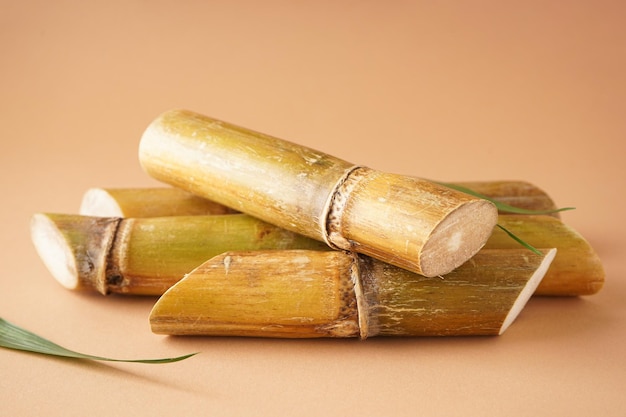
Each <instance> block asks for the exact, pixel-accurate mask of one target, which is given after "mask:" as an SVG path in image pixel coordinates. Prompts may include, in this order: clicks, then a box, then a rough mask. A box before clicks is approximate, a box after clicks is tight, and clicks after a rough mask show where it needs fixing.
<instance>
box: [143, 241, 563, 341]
mask: <svg viewBox="0 0 626 417" xmlns="http://www.w3.org/2000/svg"><path fill="white" fill-rule="evenodd" d="M555 251H556V250H555V249H552V250H547V251H545V252H544V254H543V255H541V256H539V255H535V254H529V253H528V251H524V250H523V249H504V250H483V251H481V252H480V253H479V254H478V255H476V256H475V257H474V258H472V259H471V260H470V261H469V262H467V263H465V264H464V265H462V266H461V267H460V268H458V269H457V270H455V271H453V272H451V273H450V274H448V275H446V276H445V277H444V278H443V279H440V278H427V277H424V276H421V275H418V274H415V273H412V272H409V271H407V270H404V269H401V268H398V267H395V266H392V265H389V264H386V263H383V262H380V261H377V260H375V259H372V258H369V257H366V256H363V255H355V254H349V253H344V252H338V251H327V252H319V251H307V250H287V251H256V252H228V253H225V254H222V255H219V256H217V257H215V258H213V259H211V260H209V261H207V262H206V263H204V264H202V265H201V266H199V267H198V268H197V269H195V270H194V271H192V272H190V273H189V274H188V275H187V276H186V277H185V278H184V279H182V280H181V281H179V282H178V283H177V284H176V285H174V286H173V287H171V288H170V289H169V290H168V291H167V292H166V293H165V294H164V295H163V296H162V297H161V298H160V299H159V300H158V301H157V303H156V304H155V306H154V307H153V309H152V312H151V313H150V325H151V328H152V331H153V332H155V333H159V334H171V335H204V336H255V337H280V338H316V337H360V338H362V339H365V338H367V337H373V336H469V335H472V336H477V335H499V334H502V333H503V332H504V331H505V330H506V329H507V328H508V327H509V325H510V324H511V323H512V322H513V321H514V320H515V318H516V317H517V316H518V314H519V313H520V312H521V310H522V308H523V307H524V305H525V304H526V302H527V301H528V298H529V297H530V296H531V294H532V293H533V291H534V290H535V288H536V286H537V285H538V284H539V282H540V281H541V279H542V277H543V275H544V273H545V272H546V270H547V269H548V266H549V264H550V262H551V260H552V258H553V257H554V253H555Z"/></svg>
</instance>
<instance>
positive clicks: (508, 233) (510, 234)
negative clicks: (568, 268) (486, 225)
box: [496, 224, 543, 255]
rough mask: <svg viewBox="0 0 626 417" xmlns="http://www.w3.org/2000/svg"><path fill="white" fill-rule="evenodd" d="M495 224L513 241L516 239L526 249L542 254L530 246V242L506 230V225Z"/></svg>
mask: <svg viewBox="0 0 626 417" xmlns="http://www.w3.org/2000/svg"><path fill="white" fill-rule="evenodd" d="M496 226H498V227H499V228H500V229H502V230H503V231H504V233H506V234H507V235H509V237H510V238H511V239H513V240H514V241H516V242H517V243H519V244H520V245H522V246H523V247H525V248H526V249H528V250H530V251H532V252H533V253H536V254H537V255H543V254H542V253H541V252H540V251H539V250H538V249H537V248H535V247H534V246H532V245H531V244H530V243H527V242H524V241H523V240H522V239H520V238H519V237H517V236H515V234H513V232H511V231H510V230H508V229H507V228H506V227H504V226H502V225H500V224H496Z"/></svg>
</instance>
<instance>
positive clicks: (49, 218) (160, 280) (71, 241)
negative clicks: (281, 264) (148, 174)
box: [32, 214, 604, 296]
mask: <svg viewBox="0 0 626 417" xmlns="http://www.w3.org/2000/svg"><path fill="white" fill-rule="evenodd" d="M499 222H500V223H501V224H503V225H505V227H507V228H510V229H511V230H515V231H516V233H519V234H520V235H521V236H522V237H523V238H524V239H527V241H528V242H531V243H532V244H534V245H535V246H536V247H558V249H559V252H558V254H557V255H556V257H555V259H554V261H553V262H552V266H551V267H550V269H549V270H548V272H547V273H546V275H545V277H544V279H543V281H542V282H541V284H540V285H539V287H538V288H537V291H536V294H537V295H551V296H578V295H591V294H595V293H596V292H598V291H599V290H600V289H601V288H602V285H603V282H604V270H603V268H602V264H601V262H600V259H599V257H598V255H597V254H596V253H595V251H594V250H593V249H592V247H591V246H590V245H589V243H588V242H587V241H586V240H585V239H584V238H583V237H582V236H580V234H579V233H577V232H576V231H575V230H573V229H572V228H570V227H568V226H567V225H565V224H563V223H562V222H561V221H559V220H558V219H555V218H553V217H549V216H515V215H501V216H500V220H499ZM120 224H121V226H119V225H120ZM32 235H33V241H34V242H35V246H36V247H37V249H38V252H39V253H40V255H41V257H42V259H44V262H45V263H46V265H48V267H49V270H50V271H51V273H52V275H53V276H54V277H55V278H56V279H58V280H59V282H61V283H62V284H63V285H64V286H65V287H67V288H70V289H78V290H80V289H91V290H93V289H96V290H98V291H99V292H101V293H103V294H108V293H122V294H133V295H160V294H162V293H163V292H164V291H165V290H166V289H168V288H169V287H171V286H172V285H174V284H175V283H176V282H177V281H179V280H180V279H181V278H182V277H183V276H184V275H185V274H186V273H188V272H189V271H191V270H192V269H193V268H195V267H196V266H198V265H200V264H201V263H203V262H205V261H206V260H208V259H209V258H210V257H212V256H215V255H218V254H220V253H223V252H227V251H232V250H255V249H316V250H326V249H329V248H328V247H327V246H326V245H324V244H323V243H321V242H318V241H316V240H313V239H308V238H306V237H304V236H301V235H297V234H295V233H292V232H289V231H286V230H284V229H281V228H278V227H276V226H272V225H270V224H268V223H265V222H263V221H261V220H258V219H255V218H252V217H250V216H248V215H244V214H231V215H215V216H173V217H162V218H144V219H141V218H140V219H123V220H122V219H119V218H97V217H89V216H77V215H59V214H39V215H36V216H34V217H33V222H32ZM485 248H490V249H519V248H520V246H519V245H518V244H517V243H516V242H515V241H513V240H511V239H510V238H509V237H508V236H507V235H505V234H504V232H502V231H501V230H499V229H497V230H495V231H494V233H493V234H492V236H491V237H490V238H489V240H488V241H487V244H486V246H485ZM58 254H63V256H59V255H58ZM96 254H97V255H96ZM113 254H115V255H113ZM61 259H65V261H63V262H61V261H60V260H61ZM65 265H83V267H80V268H79V267H70V266H65ZM68 271H71V272H68Z"/></svg>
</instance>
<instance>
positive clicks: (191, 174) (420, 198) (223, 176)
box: [139, 111, 497, 276]
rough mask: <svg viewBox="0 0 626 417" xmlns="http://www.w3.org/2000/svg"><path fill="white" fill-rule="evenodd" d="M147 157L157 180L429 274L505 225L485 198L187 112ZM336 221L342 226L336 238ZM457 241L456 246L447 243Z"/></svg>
mask: <svg viewBox="0 0 626 417" xmlns="http://www.w3.org/2000/svg"><path fill="white" fill-rule="evenodd" d="M139 157H140V162H141V164H142V166H143V168H144V169H145V170H146V171H147V172H148V173H149V174H150V175H152V176H153V177H155V178H156V179H158V180H161V181H164V182H166V183H169V184H171V185H173V186H176V187H179V188H182V189H185V190H187V191H189V192H191V193H193V194H196V195H199V196H202V197H205V198H207V199H210V200H213V201H216V202H218V203H220V204H223V205H225V206H228V207H232V208H233V209H235V210H238V211H242V212H244V213H247V214H250V215H252V216H254V217H257V218H260V219H262V220H265V221H267V222H269V223H272V224H275V225H277V226H279V227H282V228H285V229H287V230H292V231H294V232H298V233H302V234H304V235H306V236H308V237H310V238H313V239H316V240H320V241H328V242H329V243H330V244H331V246H335V247H339V248H341V249H345V250H351V251H356V252H359V253H363V254H366V255H370V256H373V257H375V258H378V259H380V260H382V261H385V262H389V263H392V264H395V265H396V266H399V267H402V268H406V269H409V270H411V271H413V272H417V273H421V274H423V275H427V276H437V275H440V274H445V273H447V272H450V271H451V270H453V269H454V268H456V267H458V266H459V265H461V264H462V263H463V262H465V261H467V259H469V258H470V257H471V256H473V255H474V254H475V253H476V252H478V250H479V249H480V248H481V247H482V246H483V245H484V243H485V242H486V240H487V239H488V237H489V235H490V234H491V232H492V230H493V227H494V226H495V224H496V221H497V210H496V208H495V206H494V205H493V204H492V203H490V202H488V201H486V200H483V199H479V198H476V197H473V196H470V195H468V194H465V193H461V192H458V191H455V190H452V189H450V188H448V187H445V186H442V185H439V184H436V183H433V182H430V181H426V180H423V179H419V178H411V177H405V176H401V175H393V174H387V173H383V172H379V171H375V170H373V169H369V168H365V167H360V166H357V165H354V164H352V163H349V162H346V161H343V160H341V159H338V158H335V157H333V156H330V155H327V154H324V153H322V152H319V151H315V150H312V149H309V148H306V147H303V146H299V145H297V144H294V143H290V142H287V141H284V140H280V139H277V138H273V137H270V136H268V135H264V134H261V133H258V132H254V131H251V130H248V129H244V128H241V127H238V126H234V125H231V124H228V123H225V122H222V121H219V120H215V119H211V118H209V117H205V116H202V115H199V114H196V113H192V112H188V111H170V112H166V113H164V114H163V115H161V116H160V117H158V118H157V119H156V120H155V121H154V122H153V123H152V124H151V125H150V126H149V127H148V128H147V129H146V131H145V132H144V134H143V137H142V139H141V143H140V149H139ZM357 173H358V177H355V175H356V174H357ZM344 184H350V187H349V192H347V193H346V194H342V191H346V190H344V189H342V185H344ZM340 194H341V195H340ZM337 197H340V199H338V198H337ZM339 200H340V202H339ZM329 214H332V215H333V216H334V218H335V219H336V220H337V222H336V224H334V223H333V232H336V233H333V234H329V233H328V229H327V225H328V224H329V218H328V215H329ZM451 238H452V239H453V240H454V241H455V242H457V243H458V245H448V244H446V242H448V241H450V239H451Z"/></svg>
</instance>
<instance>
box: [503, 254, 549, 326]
mask: <svg viewBox="0 0 626 417" xmlns="http://www.w3.org/2000/svg"><path fill="white" fill-rule="evenodd" d="M556 251H557V250H556V249H554V248H553V249H549V250H547V251H546V252H544V253H545V256H544V258H543V260H542V261H541V264H540V265H539V267H538V268H537V269H536V270H535V272H534V273H533V275H532V276H531V277H530V279H529V280H528V282H527V283H526V286H525V287H524V289H523V290H522V291H521V292H520V293H519V295H518V296H517V299H516V300H515V302H514V303H513V306H511V310H509V313H508V314H507V315H506V317H505V319H504V321H503V322H502V326H500V331H499V332H498V334H499V335H501V334H502V333H504V332H505V330H506V329H508V327H509V326H510V325H511V323H513V322H514V321H515V319H516V318H517V316H519V314H520V313H521V312H522V309H523V308H524V306H526V303H527V302H528V300H529V299H530V297H531V296H532V295H533V294H534V293H535V290H536V289H537V287H538V286H539V284H540V283H541V281H542V279H543V277H544V276H545V275H546V272H547V271H548V268H549V267H550V265H551V264H552V261H553V260H554V257H555V256H556Z"/></svg>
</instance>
